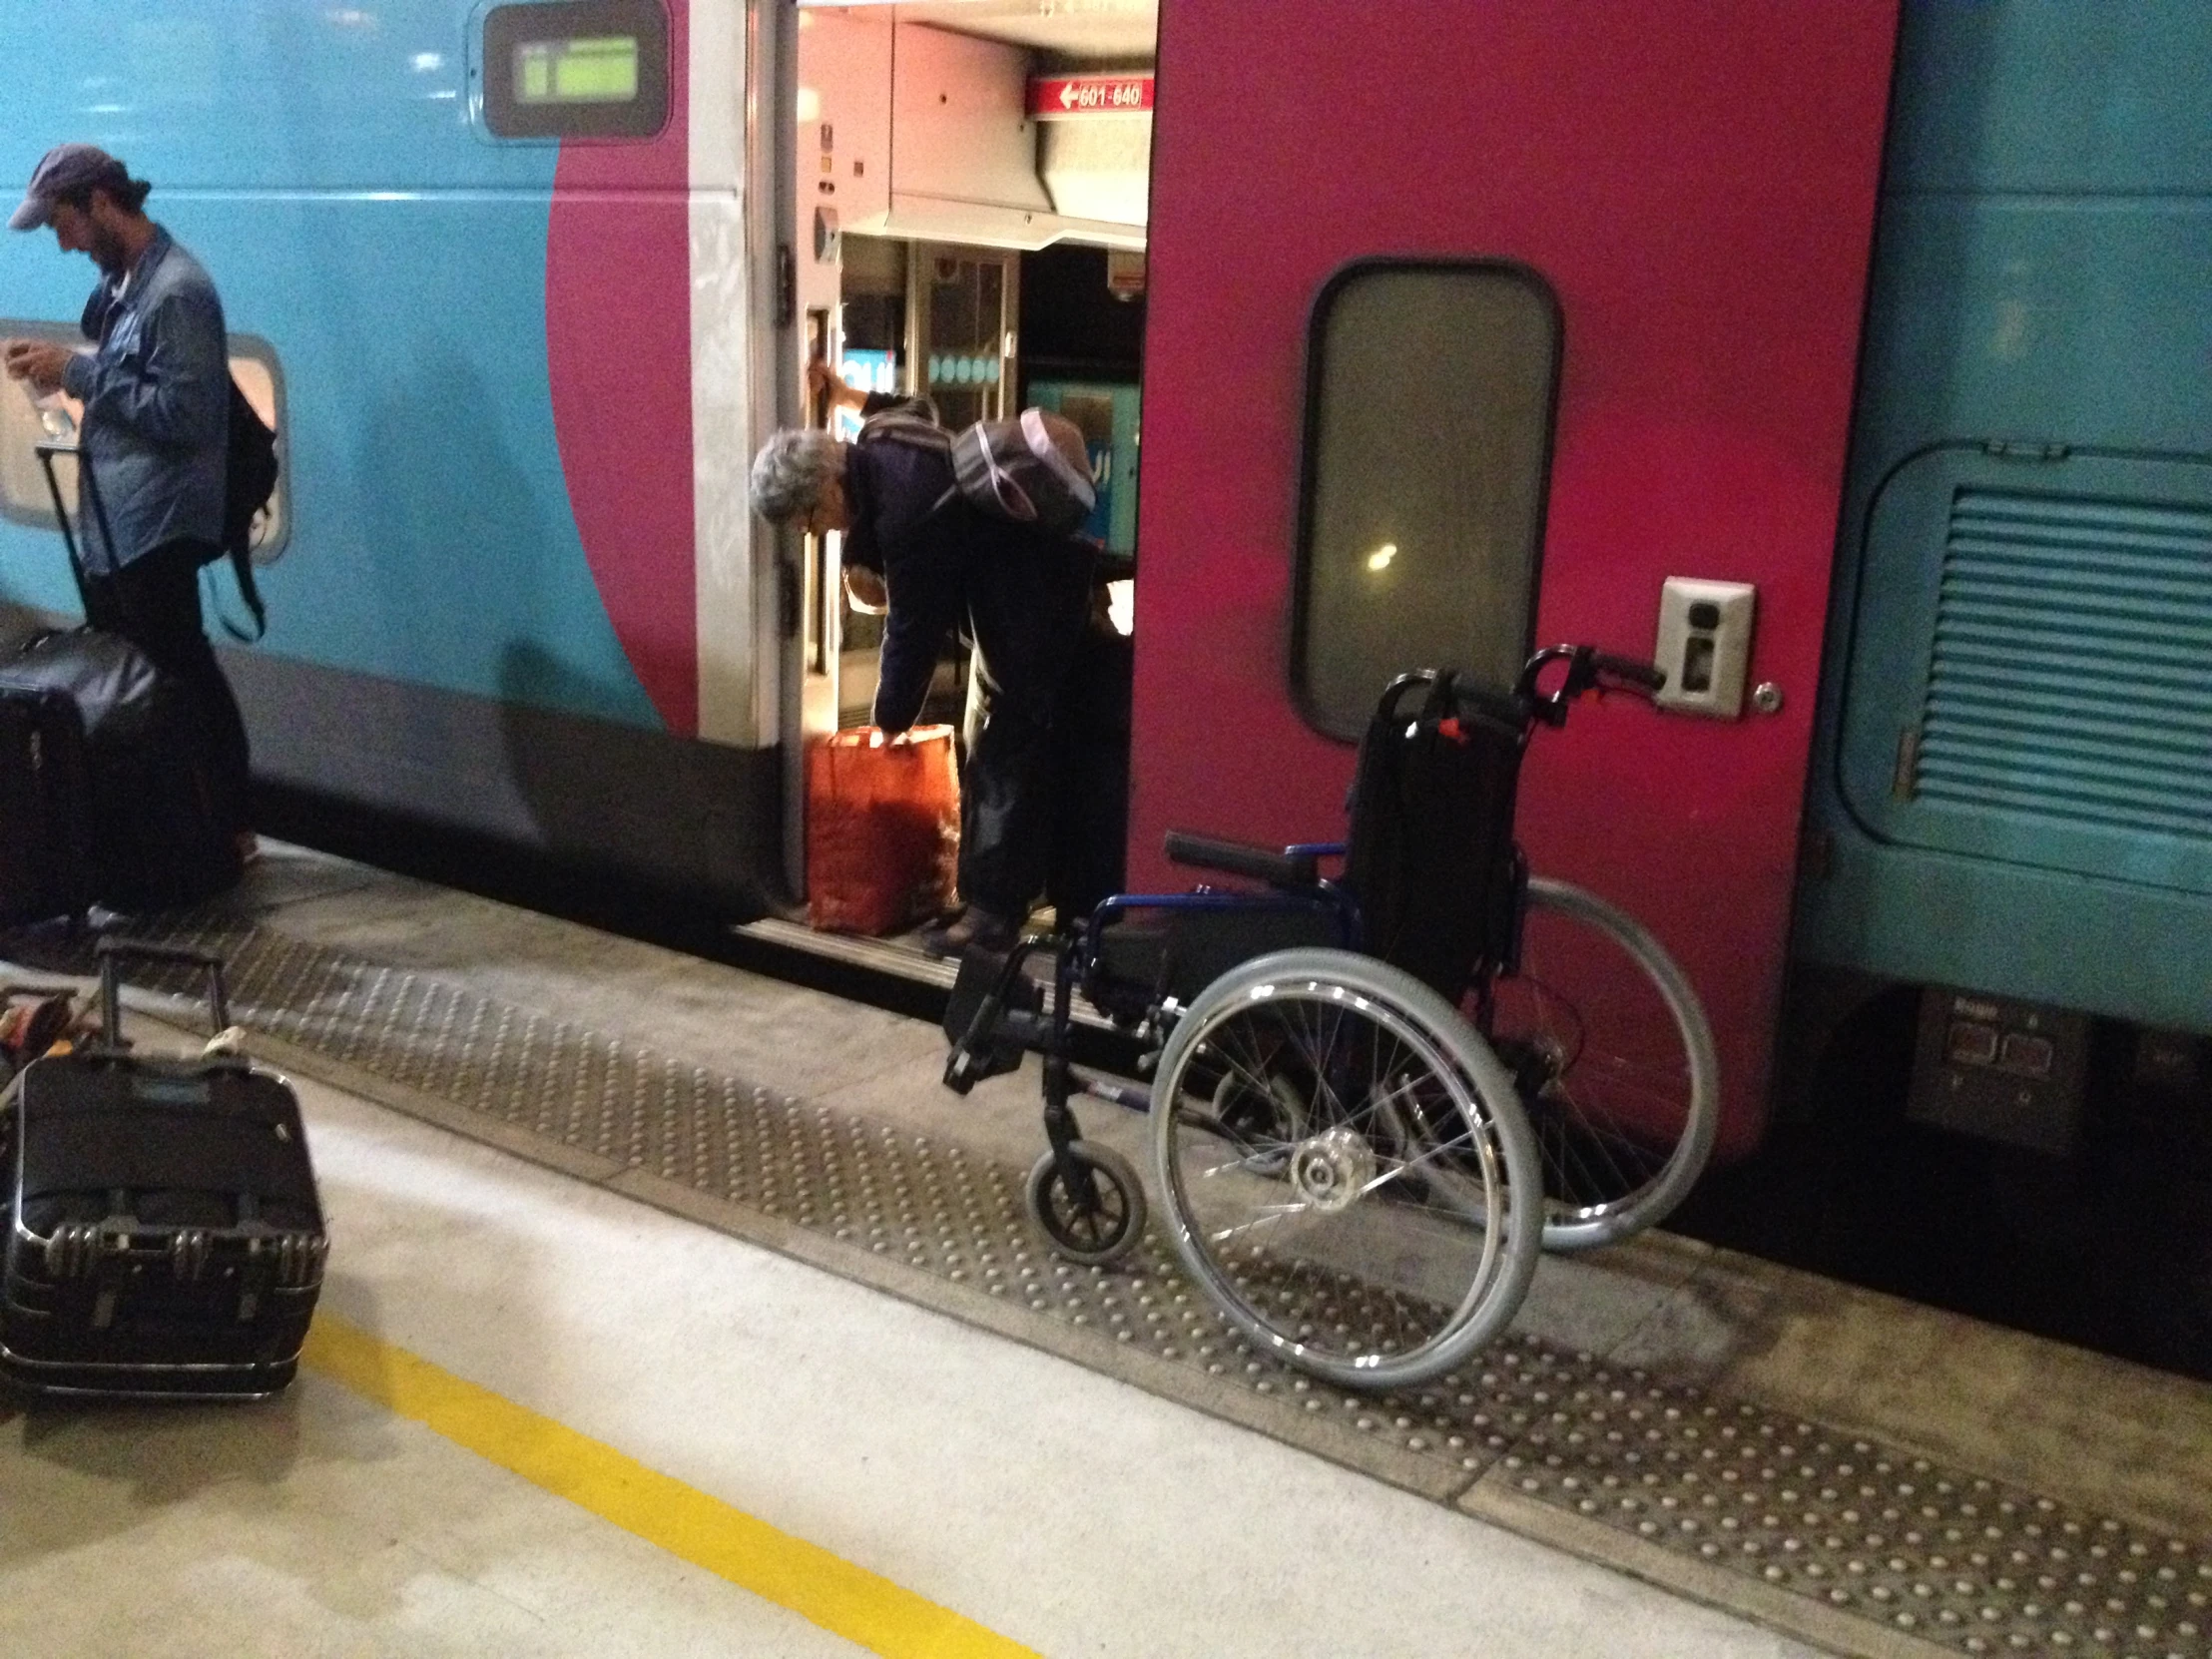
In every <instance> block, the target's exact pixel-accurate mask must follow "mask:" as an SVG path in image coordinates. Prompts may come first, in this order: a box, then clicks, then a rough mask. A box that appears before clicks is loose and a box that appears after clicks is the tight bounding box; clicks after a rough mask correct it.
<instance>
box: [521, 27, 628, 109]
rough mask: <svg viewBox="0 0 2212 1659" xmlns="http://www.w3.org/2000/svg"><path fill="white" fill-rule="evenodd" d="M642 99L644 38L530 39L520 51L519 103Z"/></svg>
mask: <svg viewBox="0 0 2212 1659" xmlns="http://www.w3.org/2000/svg"><path fill="white" fill-rule="evenodd" d="M637 96H638V37H637V36H635V35H590V36H586V37H585V38H583V39H581V40H526V41H524V42H522V43H521V44H520V45H518V46H517V47H516V48H515V102H516V103H517V104H628V103H632V102H635V100H636V99H637Z"/></svg>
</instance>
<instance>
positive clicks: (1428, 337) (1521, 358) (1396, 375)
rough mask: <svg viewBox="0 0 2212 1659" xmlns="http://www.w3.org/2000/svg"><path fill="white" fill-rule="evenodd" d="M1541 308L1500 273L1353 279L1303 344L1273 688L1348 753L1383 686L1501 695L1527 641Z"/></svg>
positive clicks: (1548, 309)
mask: <svg viewBox="0 0 2212 1659" xmlns="http://www.w3.org/2000/svg"><path fill="white" fill-rule="evenodd" d="M1559 349H1560V315H1559V302H1558V300H1557V298H1556V297H1555V296H1554V294H1553V293H1552V291H1551V287H1550V284H1549V283H1547V282H1546V281H1545V280H1544V279H1543V278H1542V277H1539V276H1538V275H1537V274H1536V273H1534V272H1532V271H1530V270H1528V269H1527V268H1526V267H1523V266H1517V265H1511V264H1507V263H1504V262H1501V261H1461V262H1449V263H1444V262H1424V261H1380V260H1379V261H1362V262H1360V263H1359V264H1356V265H1354V266H1351V267H1348V268H1347V269H1346V270H1344V271H1342V272H1340V273H1338V274H1337V276H1336V277H1332V278H1331V279H1330V281H1329V283H1328V284H1327V285H1326V286H1325V287H1324V288H1323V289H1322V292H1321V296H1320V298H1319V299H1317V300H1316V301H1315V305H1314V316H1313V322H1312V326H1311V330H1310V332H1309V335H1308V340H1307V385H1306V399H1307V401H1306V455H1305V471H1304V477H1303V480H1302V485H1301V495H1300V502H1299V561H1298V593H1297V609H1296V614H1295V616H1296V620H1295V624H1294V641H1293V650H1292V656H1291V665H1292V666H1291V675H1292V686H1293V690H1294V693H1295V694H1296V696H1297V699H1298V702H1299V706H1300V708H1301V710H1302V712H1303V713H1304V714H1305V716H1306V719H1307V720H1308V722H1309V723H1310V724H1312V725H1313V726H1315V727H1316V728H1318V729H1319V730H1321V731H1323V732H1326V733H1328V734H1329V735H1331V736H1332V737H1339V738H1346V739H1357V738H1358V737H1359V736H1360V734H1361V733H1362V731H1364V730H1365V729H1366V726H1367V721H1368V716H1369V714H1370V713H1371V711H1372V710H1373V709H1374V707H1375V701H1376V699H1377V697H1378V696H1379V695H1380V694H1381V693H1382V691H1383V687H1384V686H1385V685H1386V684H1387V683H1388V682H1389V680H1390V679H1391V677H1392V676H1394V675H1396V674H1399V673H1402V672H1404V671H1405V670H1408V669H1414V668H1452V669H1463V670H1467V671H1470V672H1472V673H1474V674H1476V675H1479V676H1480V677H1481V678H1483V679H1484V680H1488V681H1492V682H1495V683H1497V684H1500V685H1510V684H1511V683H1512V680H1513V676H1514V675H1515V674H1516V673H1517V672H1518V670H1519V668H1520V665H1521V663H1522V661H1523V660H1524V659H1525V658H1526V657H1527V655H1528V652H1529V648H1530V639H1531V635H1532V632H1533V629H1534V626H1535V608H1536V573H1537V566H1538V562H1539V559H1540V557H1541V553H1542V546H1543V518H1544V499H1545V494H1546V489H1547V484H1548V478H1549V472H1550V460H1551V428H1552V413H1553V409H1554V407H1555V404H1556V401H1557V395H1558V383H1559Z"/></svg>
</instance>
